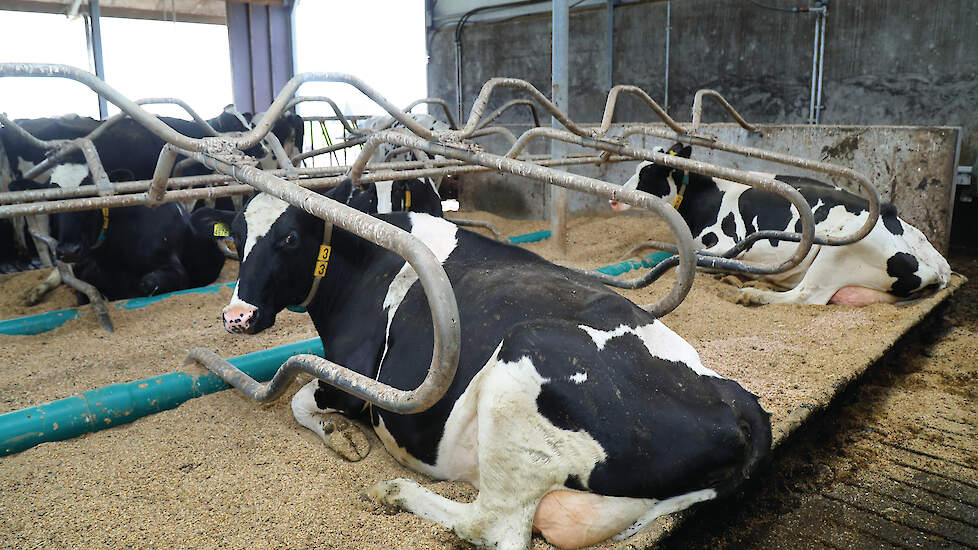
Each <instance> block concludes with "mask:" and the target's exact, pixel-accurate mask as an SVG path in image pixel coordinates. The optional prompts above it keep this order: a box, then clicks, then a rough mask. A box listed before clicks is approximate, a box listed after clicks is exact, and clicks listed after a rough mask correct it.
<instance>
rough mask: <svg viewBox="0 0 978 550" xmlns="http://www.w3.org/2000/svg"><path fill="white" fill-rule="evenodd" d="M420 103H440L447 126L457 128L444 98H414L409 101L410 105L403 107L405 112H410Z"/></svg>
mask: <svg viewBox="0 0 978 550" xmlns="http://www.w3.org/2000/svg"><path fill="white" fill-rule="evenodd" d="M422 103H427V104H429V105H440V106H441V108H442V110H443V111H445V117H446V118H448V127H449V128H451V129H452V130H458V123H457V122H455V117H454V116H453V115H452V110H451V109H450V108H449V107H448V102H447V101H445V100H444V99H441V98H437V97H425V98H422V99H416V100H414V101H412V102H411V104H410V105H408V106H407V107H405V108H404V112H405V113H410V112H411V109H414V108H415V107H417V106H418V105H421V104H422Z"/></svg>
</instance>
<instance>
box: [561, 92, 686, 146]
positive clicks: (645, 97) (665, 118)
mask: <svg viewBox="0 0 978 550" xmlns="http://www.w3.org/2000/svg"><path fill="white" fill-rule="evenodd" d="M623 92H624V93H627V94H632V95H634V96H637V97H638V98H639V99H641V100H642V101H643V102H644V103H645V104H646V105H648V106H649V108H650V109H652V112H654V113H655V114H656V115H657V116H658V117H659V118H660V119H662V122H665V123H666V126H668V127H670V128H672V129H673V130H675V131H676V133H679V134H685V133H686V130H685V129H684V128H683V127H682V126H680V125H679V123H678V122H676V121H675V120H673V118H672V117H670V116H669V114H668V113H666V111H665V109H663V108H662V107H660V106H659V104H658V103H656V102H655V100H654V99H652V97H651V96H649V94H647V93H646V92H645V90H643V89H641V88H639V87H638V86H630V85H627V84H622V85H619V86H615V87H614V88H612V89H611V91H610V92H608V100H607V101H606V102H605V105H604V116H602V117H601V126H600V127H598V129H597V130H596V133H594V136H595V137H598V136H603V135H605V134H606V133H608V130H610V129H611V124H612V122H613V121H614V118H615V109H616V108H617V106H618V96H619V95H620V94H621V93H623ZM574 133H575V134H577V135H579V136H583V137H589V136H587V135H585V134H581V133H578V132H574Z"/></svg>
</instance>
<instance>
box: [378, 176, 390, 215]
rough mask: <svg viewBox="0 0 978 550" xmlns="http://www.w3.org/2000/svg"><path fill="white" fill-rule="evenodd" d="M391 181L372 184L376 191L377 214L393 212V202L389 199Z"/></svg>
mask: <svg viewBox="0 0 978 550" xmlns="http://www.w3.org/2000/svg"><path fill="white" fill-rule="evenodd" d="M393 186H394V182H393V181H378V182H377V183H375V184H374V187H375V188H376V189H377V213H378V214H389V213H391V211H393V208H394V201H393V200H392V199H391V189H392V187H393Z"/></svg>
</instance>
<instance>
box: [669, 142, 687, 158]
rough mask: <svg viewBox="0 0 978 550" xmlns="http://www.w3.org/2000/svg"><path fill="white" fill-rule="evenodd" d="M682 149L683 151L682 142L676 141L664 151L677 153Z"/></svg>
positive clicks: (672, 153)
mask: <svg viewBox="0 0 978 550" xmlns="http://www.w3.org/2000/svg"><path fill="white" fill-rule="evenodd" d="M682 151H683V144H682V143H676V144H673V146H672V147H670V148H669V150H668V151H666V153H668V154H670V155H678V154H680V153H682Z"/></svg>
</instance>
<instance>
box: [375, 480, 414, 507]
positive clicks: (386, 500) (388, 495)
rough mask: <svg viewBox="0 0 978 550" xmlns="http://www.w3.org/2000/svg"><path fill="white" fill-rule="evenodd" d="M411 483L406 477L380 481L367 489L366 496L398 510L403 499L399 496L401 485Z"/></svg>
mask: <svg viewBox="0 0 978 550" xmlns="http://www.w3.org/2000/svg"><path fill="white" fill-rule="evenodd" d="M403 483H412V482H411V481H410V480H408V479H400V478H399V479H392V480H390V481H381V482H380V483H377V484H375V485H373V486H372V487H370V488H369V489H367V496H368V497H370V498H371V500H373V501H374V502H376V503H377V504H380V505H382V506H386V507H388V508H389V509H395V510H399V509H400V508H401V503H402V502H403V499H402V498H401V485H402V484H403Z"/></svg>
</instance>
